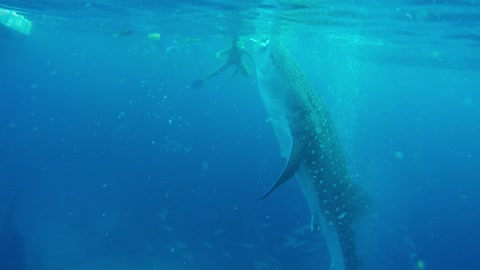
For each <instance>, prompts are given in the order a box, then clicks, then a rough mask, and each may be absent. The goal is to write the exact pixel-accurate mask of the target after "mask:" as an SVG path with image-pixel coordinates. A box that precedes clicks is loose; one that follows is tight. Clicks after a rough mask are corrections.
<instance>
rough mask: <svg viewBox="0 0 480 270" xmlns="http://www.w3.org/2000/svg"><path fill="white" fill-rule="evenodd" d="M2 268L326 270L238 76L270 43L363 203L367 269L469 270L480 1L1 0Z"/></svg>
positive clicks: (272, 140) (247, 82) (360, 230)
mask: <svg viewBox="0 0 480 270" xmlns="http://www.w3.org/2000/svg"><path fill="white" fill-rule="evenodd" d="M0 8H3V9H9V10H14V11H16V12H17V13H18V14H21V15H23V16H24V17H25V18H27V19H28V20H29V21H31V22H32V31H31V34H30V35H29V36H27V37H20V36H19V35H15V34H11V33H8V31H4V32H0V33H2V35H1V36H0V59H1V60H0V269H7V270H26V269H40V270H53V269H64V270H71V269H72V270H80V269H82V270H84V269H85V270H87V269H92V270H93V269H114V268H115V269H174V270H177V269H259V270H263V269H329V253H328V250H327V247H326V245H325V242H324V240H323V237H322V235H321V234H320V233H318V232H311V231H310V230H309V225H310V212H309V208H308V206H307V204H306V201H305V199H304V198H303V195H302V192H301V190H300V188H299V187H298V185H297V184H296V183H295V181H289V182H288V183H286V184H285V185H284V186H282V187H281V188H280V189H279V190H277V191H275V192H274V193H273V194H272V195H271V196H269V197H268V198H266V199H265V200H259V198H260V196H261V195H263V194H264V192H265V191H267V190H268V189H269V188H270V186H271V185H272V184H273V183H274V182H275V181H276V179H277V177H278V176H279V175H280V174H281V172H282V170H283V168H284V166H285V163H286V161H285V160H284V159H283V158H282V157H281V156H280V149H279V146H278V143H277V139H276V137H275V134H274V132H273V129H272V127H271V123H270V122H269V121H268V115H267V113H266V111H265V109H264V107H263V104H262V102H261V99H260V96H259V94H258V87H257V82H256V77H255V64H254V62H253V61H251V60H250V59H248V58H245V59H244V60H245V63H246V64H247V66H248V68H249V70H250V72H251V73H252V74H251V76H250V77H246V76H243V75H242V74H238V75H237V76H235V77H233V78H231V79H230V78H229V77H230V76H231V74H232V73H233V72H234V71H235V69H234V68H230V69H228V70H227V71H225V72H224V73H222V74H220V75H218V76H215V77H213V78H211V79H209V80H207V81H205V82H204V83H203V85H202V87H201V88H200V89H194V88H193V87H192V82H194V81H195V80H197V79H199V78H202V77H203V76H205V75H206V74H208V73H210V72H212V71H214V70H216V69H217V68H218V67H220V66H221V65H222V63H223V61H222V59H220V60H217V59H216V58H215V53H216V52H217V51H219V50H222V49H224V48H228V47H229V46H230V43H231V40H232V38H233V37H234V36H240V37H242V38H243V40H244V41H245V46H246V49H247V51H250V52H251V51H252V50H253V49H254V48H253V47H254V44H252V42H250V41H249V39H250V38H257V37H259V36H265V35H267V36H274V37H276V38H279V39H281V40H282V42H283V43H284V44H285V46H286V47H287V48H288V49H289V50H290V51H291V53H292V55H293V56H294V57H295V58H296V60H297V61H298V63H299V65H300V67H301V68H302V69H303V70H304V72H305V73H306V75H307V76H308V78H309V79H310V80H311V82H312V84H313V85H314V87H315V89H316V90H317V92H318V93H319V95H320V96H321V97H322V98H323V100H324V102H325V105H326V107H327V108H328V110H329V111H330V113H331V115H332V119H333V121H334V123H335V125H336V127H337V129H338V133H339V136H340V139H341V141H342V144H343V145H342V146H343V149H344V151H345V154H346V157H347V160H348V164H349V171H350V174H351V176H352V179H354V181H355V182H357V183H359V184H360V185H361V186H362V187H363V188H364V189H365V190H366V191H367V192H368V193H369V194H370V196H371V198H372V201H373V205H374V206H373V209H372V213H370V214H369V215H367V216H366V217H363V218H362V220H360V221H359V222H358V223H357V225H356V228H355V229H356V239H357V240H358V246H357V250H358V253H359V257H360V258H361V260H362V264H363V269H399V270H400V269H467V270H468V269H480V249H479V248H478V244H477V243H478V242H479V241H480V232H479V231H478V228H479V227H480V200H479V198H480V184H479V182H478V181H479V179H480V172H479V164H480V143H479V138H480V105H479V104H480V103H479V102H480V92H479V89H480V64H479V63H480V51H479V48H480V25H479V24H478V22H479V21H480V2H479V1H474V0H469V1H467V0H465V1H452V0H450V1H447V0H444V1H393V2H391V1H322V2H318V1H238V2H235V3H231V2H229V1H207V0H202V1H198V0H197V1H194V0H191V1H171V2H167V1H159V2H157V1H142V0H139V1H111V0H110V1H108V0H103V1H95V2H94V1H92V2H88V1H59V0H51V1H47V0H42V1H8V0H7V1H2V3H0Z"/></svg>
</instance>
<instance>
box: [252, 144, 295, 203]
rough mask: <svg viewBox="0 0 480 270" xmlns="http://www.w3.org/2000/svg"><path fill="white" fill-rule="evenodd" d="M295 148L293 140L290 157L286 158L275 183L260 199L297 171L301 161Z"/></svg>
mask: <svg viewBox="0 0 480 270" xmlns="http://www.w3.org/2000/svg"><path fill="white" fill-rule="evenodd" d="M296 148H297V147H296V144H295V142H294V143H293V144H292V150H291V153H290V159H289V160H288V162H287V166H285V169H283V172H282V175H280V177H279V178H278V180H277V182H275V184H274V185H273V186H272V187H271V188H270V190H268V191H267V192H266V193H265V194H264V195H263V196H262V197H260V200H262V199H264V198H266V197H267V196H268V195H270V193H272V192H273V191H274V190H276V189H277V188H278V187H280V186H281V185H282V184H283V183H285V182H287V181H288V180H289V179H291V178H292V177H293V176H294V175H295V173H297V170H298V167H299V166H300V162H301V156H300V155H299V151H297V149H296Z"/></svg>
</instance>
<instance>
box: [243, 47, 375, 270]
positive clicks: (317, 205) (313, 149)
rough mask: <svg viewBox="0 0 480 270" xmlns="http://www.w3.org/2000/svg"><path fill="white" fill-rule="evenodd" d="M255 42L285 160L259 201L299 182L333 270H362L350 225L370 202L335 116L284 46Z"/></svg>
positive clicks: (261, 88) (263, 88)
mask: <svg viewBox="0 0 480 270" xmlns="http://www.w3.org/2000/svg"><path fill="white" fill-rule="evenodd" d="M252 40H253V39H252ZM253 41H255V43H256V49H255V62H256V68H257V81H258V87H259V91H260V96H261V98H262V101H263V103H264V106H265V108H266V111H267V113H268V116H269V122H270V123H271V124H272V126H273V128H274V131H275V135H276V137H277V139H278V142H279V144H280V151H281V155H282V156H283V157H285V158H286V159H287V164H286V166H285V168H284V170H283V172H282V174H281V175H280V177H279V178H278V180H277V181H276V182H275V184H274V185H273V186H272V187H271V188H270V190H268V191H267V192H266V193H265V194H264V195H263V196H262V197H261V198H262V199H264V198H265V197H267V196H268V195H270V194H271V193H272V192H273V191H274V190H276V189H277V188H278V187H280V186H281V185H282V184H284V183H285V182H287V181H288V180H289V179H292V178H296V179H297V182H298V183H299V184H300V187H301V190H302V191H303V194H304V197H305V198H306V201H307V203H308V206H309V208H310V211H311V222H310V227H311V230H314V231H320V232H322V233H323V237H324V239H325V241H326V243H327V246H328V252H329V256H330V268H331V269H332V270H356V269H359V267H360V260H359V258H358V256H357V252H356V243H355V238H354V231H353V228H352V224H353V221H354V219H355V218H356V217H357V216H359V215H360V214H361V213H362V212H365V211H366V210H367V202H368V196H367V195H366V193H365V192H364V191H363V190H362V189H361V188H360V186H358V185H357V184H355V183H354V182H352V181H351V179H350V178H349V175H348V170H347V165H346V161H345V157H344V153H343V151H342V147H341V145H340V140H339V138H338V135H337V132H336V130H335V127H334V124H333V121H332V119H331V116H330V115H329V113H328V111H327V109H326V108H325V106H324V104H323V102H322V100H321V98H320V96H319V95H318V94H317V92H316V91H315V90H314V88H313V86H312V85H311V83H310V82H309V80H308V79H307V76H306V75H305V74H304V73H303V71H302V70H301V69H300V67H299V65H298V64H297V62H296V61H295V59H294V58H293V57H292V56H291V54H290V52H289V51H288V50H287V49H286V48H285V47H284V45H283V44H282V43H280V42H279V41H278V40H274V39H265V40H263V41H257V40H253Z"/></svg>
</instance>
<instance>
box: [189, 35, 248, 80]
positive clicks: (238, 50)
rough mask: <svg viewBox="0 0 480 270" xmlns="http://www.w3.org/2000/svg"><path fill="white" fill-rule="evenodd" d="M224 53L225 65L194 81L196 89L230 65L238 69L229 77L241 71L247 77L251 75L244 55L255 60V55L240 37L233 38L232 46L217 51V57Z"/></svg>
mask: <svg viewBox="0 0 480 270" xmlns="http://www.w3.org/2000/svg"><path fill="white" fill-rule="evenodd" d="M223 55H226V56H227V59H226V61H225V62H224V63H223V65H222V66H221V67H220V68H218V69H217V70H216V71H214V72H212V73H210V74H208V75H207V76H205V77H204V78H203V79H200V80H197V81H195V82H194V83H193V87H194V88H196V89H198V88H200V87H201V86H202V84H203V83H204V82H205V81H206V80H208V79H210V78H212V77H214V76H217V75H219V74H221V73H223V72H224V71H225V70H226V69H227V68H229V67H230V66H235V67H236V68H237V69H236V70H235V72H234V73H233V74H232V75H231V76H230V77H229V79H231V78H233V77H234V76H235V75H237V74H238V73H239V72H241V73H242V74H243V75H245V76H247V77H249V76H250V71H249V70H248V67H247V65H245V62H244V61H243V56H244V55H246V56H248V57H249V58H250V59H252V61H253V57H252V56H251V55H250V54H249V53H248V52H247V50H246V49H245V45H244V43H243V41H241V40H240V39H239V38H238V37H235V38H233V40H232V46H231V47H230V48H227V49H224V50H221V51H219V52H217V54H216V57H217V59H220V58H221V57H222V56H223Z"/></svg>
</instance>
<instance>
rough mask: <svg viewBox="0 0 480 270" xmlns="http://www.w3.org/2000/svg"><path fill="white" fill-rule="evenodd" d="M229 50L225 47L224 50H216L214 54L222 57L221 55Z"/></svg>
mask: <svg viewBox="0 0 480 270" xmlns="http://www.w3.org/2000/svg"><path fill="white" fill-rule="evenodd" d="M229 51H230V49H225V50H221V51H218V52H217V54H215V56H216V57H217V58H220V57H222V55H224V54H226V53H228V52H229Z"/></svg>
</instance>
